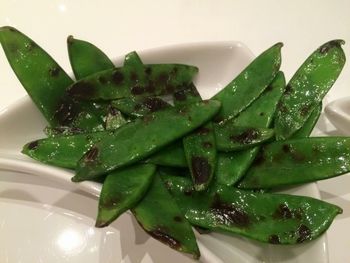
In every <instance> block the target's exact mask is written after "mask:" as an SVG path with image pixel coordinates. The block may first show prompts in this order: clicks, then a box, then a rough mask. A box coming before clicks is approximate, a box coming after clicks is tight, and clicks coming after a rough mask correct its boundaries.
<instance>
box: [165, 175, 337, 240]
mask: <svg viewBox="0 0 350 263" xmlns="http://www.w3.org/2000/svg"><path fill="white" fill-rule="evenodd" d="M162 179H163V181H164V185H165V186H166V187H167V189H168V190H169V192H170V193H171V194H172V196H173V197H174V198H175V200H176V201H177V204H178V205H179V207H180V208H181V209H182V212H183V213H184V214H185V217H186V219H187V220H188V221H189V222H190V223H191V224H192V225H196V226H199V227H202V228H205V229H209V230H213V231H219V232H224V233H232V234H238V235H241V236H244V237H248V238H251V239H254V240H258V241H262V242H267V243H272V244H297V243H304V242H307V241H311V240H314V239H316V238H317V237H319V236H320V235H321V234H323V233H324V232H325V231H326V230H327V229H328V227H329V226H330V225H331V223H332V221H333V219H334V218H335V216H336V215H338V214H341V213H342V209H341V208H340V207H338V206H335V205H333V204H329V203H326V202H324V201H321V200H318V199H314V198H310V197H303V196H295V195H286V194H268V193H254V192H250V191H244V190H239V189H235V188H232V187H230V186H225V185H216V186H213V187H211V188H210V189H209V190H208V191H207V192H205V193H197V192H196V191H194V189H193V186H192V183H191V181H190V180H189V179H188V178H186V177H179V176H163V177H162Z"/></svg>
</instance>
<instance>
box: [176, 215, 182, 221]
mask: <svg viewBox="0 0 350 263" xmlns="http://www.w3.org/2000/svg"><path fill="white" fill-rule="evenodd" d="M174 221H175V222H182V217H181V216H174Z"/></svg>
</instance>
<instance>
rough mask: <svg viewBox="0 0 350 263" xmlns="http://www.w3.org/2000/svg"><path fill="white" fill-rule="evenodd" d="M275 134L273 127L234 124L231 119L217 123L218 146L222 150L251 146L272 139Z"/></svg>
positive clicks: (241, 148)
mask: <svg viewBox="0 0 350 263" xmlns="http://www.w3.org/2000/svg"><path fill="white" fill-rule="evenodd" d="M274 134H275V133H274V130H273V129H267V128H253V127H242V126H234V125H232V123H230V120H229V122H226V123H224V124H221V125H220V124H219V125H215V138H216V148H217V149H218V150H219V151H222V152H230V151H240V150H244V149H247V148H251V147H253V146H256V145H259V144H261V143H264V142H266V141H268V140H270V139H271V138H272V137H273V136H274Z"/></svg>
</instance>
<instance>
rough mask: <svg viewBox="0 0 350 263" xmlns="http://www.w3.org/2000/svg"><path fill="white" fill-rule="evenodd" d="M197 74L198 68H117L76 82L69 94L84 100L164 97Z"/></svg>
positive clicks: (176, 66)
mask: <svg viewBox="0 0 350 263" xmlns="http://www.w3.org/2000/svg"><path fill="white" fill-rule="evenodd" d="M197 71H198V69H197V68H196V67H193V66H188V65H181V64H154V65H144V66H143V67H142V68H140V69H139V68H136V69H134V68H131V67H122V68H115V69H112V70H105V71H102V72H98V73H95V74H93V75H90V76H88V77H86V78H84V79H81V80H79V81H77V82H75V83H74V84H72V85H71V86H70V87H69V88H68V93H69V94H70V95H71V96H73V97H75V98H78V99H82V100H99V99H102V100H112V99H119V98H125V97H130V96H158V95H165V94H170V93H172V92H174V91H176V90H178V89H181V88H182V87H183V86H186V85H188V84H189V83H191V82H192V78H193V77H194V75H195V74H196V73H197Z"/></svg>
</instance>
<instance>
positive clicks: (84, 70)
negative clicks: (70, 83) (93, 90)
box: [67, 36, 114, 80]
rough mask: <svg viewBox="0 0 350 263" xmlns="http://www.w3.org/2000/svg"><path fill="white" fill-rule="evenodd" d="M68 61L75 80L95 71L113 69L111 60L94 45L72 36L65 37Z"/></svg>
mask: <svg viewBox="0 0 350 263" xmlns="http://www.w3.org/2000/svg"><path fill="white" fill-rule="evenodd" d="M67 47H68V55H69V61H70V64H71V66H72V70H73V73H74V76H75V78H76V79H77V80H79V79H82V78H85V77H87V76H89V75H92V74H94V73H96V72H99V71H103V70H106V69H113V68H114V64H113V62H112V61H111V60H110V59H109V58H108V57H107V56H106V54H105V53H103V52H102V51H101V50H100V49H99V48H98V47H96V46H95V45H93V44H91V43H89V42H87V41H84V40H80V39H75V38H74V37H73V36H69V37H68V38H67Z"/></svg>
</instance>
